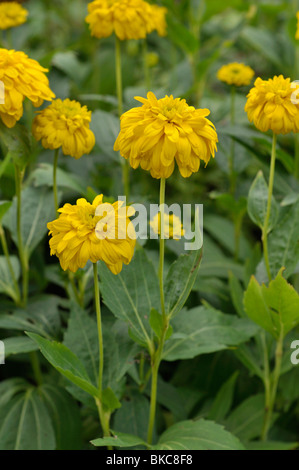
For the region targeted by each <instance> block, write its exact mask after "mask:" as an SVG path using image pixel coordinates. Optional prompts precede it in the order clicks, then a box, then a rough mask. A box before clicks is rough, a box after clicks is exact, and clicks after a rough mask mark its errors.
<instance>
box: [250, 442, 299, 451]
mask: <svg viewBox="0 0 299 470" xmlns="http://www.w3.org/2000/svg"><path fill="white" fill-rule="evenodd" d="M244 445H245V447H246V450H294V449H298V447H299V443H298V442H279V441H266V442H259V441H253V442H248V443H246V442H245V443H244Z"/></svg>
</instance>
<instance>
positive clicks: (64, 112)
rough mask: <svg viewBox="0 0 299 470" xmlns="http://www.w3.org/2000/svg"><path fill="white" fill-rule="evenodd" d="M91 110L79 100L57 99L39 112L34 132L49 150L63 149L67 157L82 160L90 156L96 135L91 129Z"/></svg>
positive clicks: (33, 126) (36, 137) (33, 125)
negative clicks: (85, 155)
mask: <svg viewBox="0 0 299 470" xmlns="http://www.w3.org/2000/svg"><path fill="white" fill-rule="evenodd" d="M90 121H91V111H88V109H87V107H86V106H81V104H80V103H78V102H77V101H71V100H69V99H66V100H64V101H62V100H60V99H58V100H55V101H53V102H52V103H51V104H50V106H48V107H47V108H45V109H43V110H42V111H39V112H38V115H37V116H36V117H35V119H34V121H33V124H32V133H33V136H34V137H35V139H36V140H41V142H42V145H43V147H44V148H46V149H51V150H54V149H58V148H60V147H62V151H63V153H64V155H70V156H71V157H74V158H80V157H82V155H84V154H87V153H90V152H91V150H92V149H93V147H94V145H95V136H94V134H93V132H92V131H91V130H90V129H89V124H90Z"/></svg>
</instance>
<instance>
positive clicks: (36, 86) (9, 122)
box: [0, 49, 55, 127]
mask: <svg viewBox="0 0 299 470" xmlns="http://www.w3.org/2000/svg"><path fill="white" fill-rule="evenodd" d="M47 71H48V70H47V69H44V68H43V67H41V66H40V65H39V63H38V62H36V60H33V59H30V58H29V57H28V56H27V55H26V54H25V53H24V52H16V51H14V50H10V51H9V50H7V49H0V81H2V83H3V85H4V92H5V93H4V101H5V103H4V104H0V117H1V119H2V121H3V122H4V124H5V125H6V126H7V127H13V126H14V125H15V123H16V122H17V121H18V120H19V119H20V118H21V117H22V115H23V101H24V99H25V98H29V100H30V101H31V102H32V103H33V105H34V106H35V107H38V106H41V104H42V103H43V102H44V100H46V101H51V100H52V99H53V98H55V95H54V93H53V92H52V91H51V90H50V88H49V80H48V78H47V77H46V75H45V72H47Z"/></svg>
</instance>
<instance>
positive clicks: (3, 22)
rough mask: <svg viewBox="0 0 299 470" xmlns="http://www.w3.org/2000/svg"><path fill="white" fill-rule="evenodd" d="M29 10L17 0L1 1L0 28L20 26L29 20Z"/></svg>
mask: <svg viewBox="0 0 299 470" xmlns="http://www.w3.org/2000/svg"><path fill="white" fill-rule="evenodd" d="M27 16H28V11H27V10H26V9H25V8H23V7H22V5H20V4H19V3H17V2H1V3H0V29H9V28H12V27H14V26H20V25H21V24H23V23H25V22H26V20H27Z"/></svg>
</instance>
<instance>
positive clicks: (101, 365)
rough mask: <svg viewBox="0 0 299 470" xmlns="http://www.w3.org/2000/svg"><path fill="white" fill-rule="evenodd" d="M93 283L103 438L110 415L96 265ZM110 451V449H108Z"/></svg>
mask: <svg viewBox="0 0 299 470" xmlns="http://www.w3.org/2000/svg"><path fill="white" fill-rule="evenodd" d="M93 281H94V300H95V306H96V315H97V328H98V341H99V375H98V390H99V398H96V399H95V401H96V405H97V408H98V412H99V418H100V422H101V426H102V429H103V434H104V436H110V429H109V422H110V413H109V412H105V410H104V409H103V404H102V392H103V370H104V345H103V331H102V319H101V304H100V289H99V280H98V265H97V263H93ZM108 449H110V450H111V449H112V447H108Z"/></svg>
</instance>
